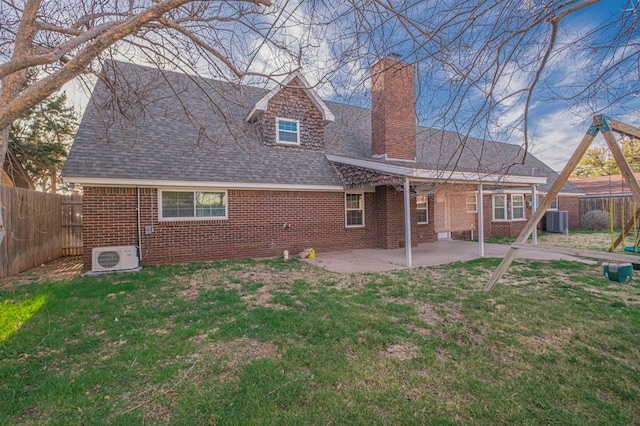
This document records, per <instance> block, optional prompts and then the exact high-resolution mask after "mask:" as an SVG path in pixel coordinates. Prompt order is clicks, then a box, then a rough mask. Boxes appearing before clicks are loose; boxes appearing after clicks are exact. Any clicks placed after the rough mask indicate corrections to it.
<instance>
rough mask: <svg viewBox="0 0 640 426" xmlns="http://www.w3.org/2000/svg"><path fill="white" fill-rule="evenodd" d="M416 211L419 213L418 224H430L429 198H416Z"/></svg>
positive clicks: (422, 196) (420, 196)
mask: <svg viewBox="0 0 640 426" xmlns="http://www.w3.org/2000/svg"><path fill="white" fill-rule="evenodd" d="M416 210H417V211H418V224H426V223H429V198H427V197H426V196H424V195H418V196H417V197H416Z"/></svg>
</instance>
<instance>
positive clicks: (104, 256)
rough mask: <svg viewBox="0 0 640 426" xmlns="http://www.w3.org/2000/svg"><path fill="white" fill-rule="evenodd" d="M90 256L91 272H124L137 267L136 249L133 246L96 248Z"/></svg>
mask: <svg viewBox="0 0 640 426" xmlns="http://www.w3.org/2000/svg"><path fill="white" fill-rule="evenodd" d="M92 254H93V256H92V259H93V261H92V266H91V270H92V271H93V272H108V271H126V270H127V269H135V268H137V267H138V249H137V248H136V247H135V246H121V247H96V248H94V249H93V251H92Z"/></svg>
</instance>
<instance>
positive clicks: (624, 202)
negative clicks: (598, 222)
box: [579, 196, 640, 229]
mask: <svg viewBox="0 0 640 426" xmlns="http://www.w3.org/2000/svg"><path fill="white" fill-rule="evenodd" d="M609 203H613V227H614V228H616V229H621V228H622V218H623V210H624V220H625V222H628V221H629V219H631V217H632V215H633V198H632V197H628V196H612V197H585V198H580V201H579V206H580V208H579V211H580V227H581V228H583V227H584V226H585V223H583V221H584V219H583V218H584V215H585V214H586V213H588V212H590V211H593V210H602V211H604V212H606V213H607V214H609V211H610V210H609V208H610V207H609ZM636 207H640V205H638V206H636ZM637 220H638V227H640V217H639V218H637ZM608 226H609V225H608V224H607V227H608ZM607 229H608V228H607Z"/></svg>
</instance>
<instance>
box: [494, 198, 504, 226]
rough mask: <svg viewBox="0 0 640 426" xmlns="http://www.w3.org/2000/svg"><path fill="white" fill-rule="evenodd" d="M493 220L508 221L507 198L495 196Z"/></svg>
mask: <svg viewBox="0 0 640 426" xmlns="http://www.w3.org/2000/svg"><path fill="white" fill-rule="evenodd" d="M493 220H507V196H506V195H505V194H494V196H493Z"/></svg>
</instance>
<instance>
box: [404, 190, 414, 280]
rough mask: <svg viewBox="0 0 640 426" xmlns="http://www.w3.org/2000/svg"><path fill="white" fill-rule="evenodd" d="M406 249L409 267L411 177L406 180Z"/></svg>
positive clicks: (408, 266)
mask: <svg viewBox="0 0 640 426" xmlns="http://www.w3.org/2000/svg"><path fill="white" fill-rule="evenodd" d="M404 250H405V259H406V264H407V268H411V267H412V263H413V261H412V259H411V188H410V187H409V178H406V179H405V180H404Z"/></svg>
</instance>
